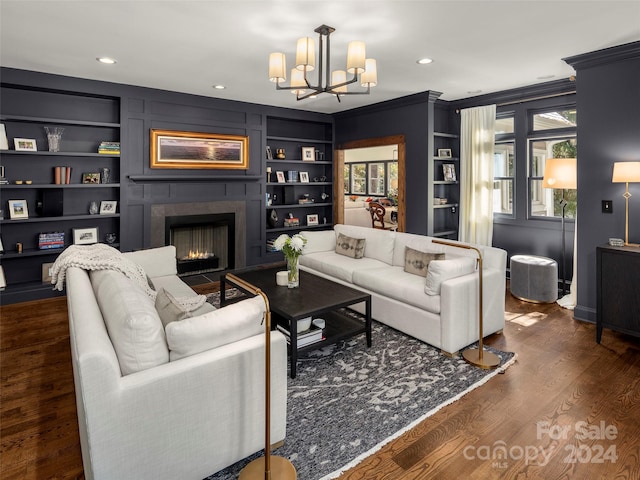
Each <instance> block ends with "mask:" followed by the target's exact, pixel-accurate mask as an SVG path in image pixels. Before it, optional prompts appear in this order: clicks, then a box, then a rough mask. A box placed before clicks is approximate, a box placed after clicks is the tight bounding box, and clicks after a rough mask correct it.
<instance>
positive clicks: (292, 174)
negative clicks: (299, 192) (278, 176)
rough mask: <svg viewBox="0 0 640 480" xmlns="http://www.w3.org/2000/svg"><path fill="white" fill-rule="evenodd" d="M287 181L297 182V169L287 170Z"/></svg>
mask: <svg viewBox="0 0 640 480" xmlns="http://www.w3.org/2000/svg"><path fill="white" fill-rule="evenodd" d="M287 182H288V183H298V171H297V170H287Z"/></svg>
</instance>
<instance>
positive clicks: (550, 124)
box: [532, 108, 578, 132]
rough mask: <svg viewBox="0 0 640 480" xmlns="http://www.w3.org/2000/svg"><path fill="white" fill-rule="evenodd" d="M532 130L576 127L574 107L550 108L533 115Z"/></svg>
mask: <svg viewBox="0 0 640 480" xmlns="http://www.w3.org/2000/svg"><path fill="white" fill-rule="evenodd" d="M532 123H533V129H532V130H533V131H534V132H538V131H540V130H556V129H558V128H576V127H577V126H578V123H577V115H576V109H575V108H568V109H565V110H552V111H548V112H541V113H535V114H534V115H533V121H532Z"/></svg>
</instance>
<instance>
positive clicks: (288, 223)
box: [284, 217, 300, 227]
mask: <svg viewBox="0 0 640 480" xmlns="http://www.w3.org/2000/svg"><path fill="white" fill-rule="evenodd" d="M284 226H285V227H298V226H300V219H299V218H295V217H294V218H285V219H284Z"/></svg>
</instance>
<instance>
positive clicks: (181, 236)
mask: <svg viewBox="0 0 640 480" xmlns="http://www.w3.org/2000/svg"><path fill="white" fill-rule="evenodd" d="M234 238H235V215H234V214H233V213H213V214H205V215H180V216H171V217H165V242H166V244H167V245H173V246H174V247H176V260H177V267H178V275H193V274H196V273H206V272H215V271H218V270H227V269H229V270H233V269H234V268H235V263H234V259H235V252H234Z"/></svg>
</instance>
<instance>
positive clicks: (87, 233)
mask: <svg viewBox="0 0 640 480" xmlns="http://www.w3.org/2000/svg"><path fill="white" fill-rule="evenodd" d="M93 243H98V227H90V228H74V229H73V244H74V245H91V244H93Z"/></svg>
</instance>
